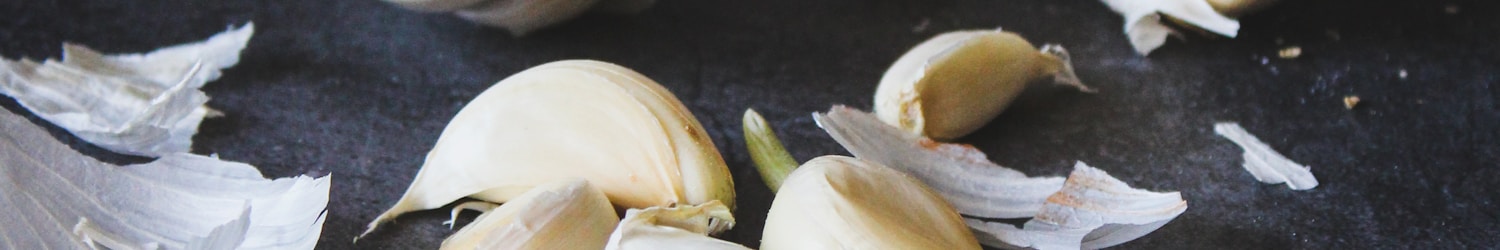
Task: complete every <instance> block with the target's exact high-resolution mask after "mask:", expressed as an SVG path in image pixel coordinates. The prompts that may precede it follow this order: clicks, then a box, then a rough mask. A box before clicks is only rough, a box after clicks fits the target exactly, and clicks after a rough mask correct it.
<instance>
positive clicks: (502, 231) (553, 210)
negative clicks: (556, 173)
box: [442, 179, 620, 249]
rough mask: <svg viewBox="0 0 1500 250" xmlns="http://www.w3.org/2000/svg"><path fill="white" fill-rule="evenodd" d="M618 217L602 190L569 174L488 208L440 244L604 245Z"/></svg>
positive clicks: (460, 246)
mask: <svg viewBox="0 0 1500 250" xmlns="http://www.w3.org/2000/svg"><path fill="white" fill-rule="evenodd" d="M478 202H480V203H484V202H482V201H478ZM460 207H463V206H460ZM456 209H462V208H456ZM455 212H457V211H455ZM455 214H456V213H455ZM619 221H620V218H619V217H618V216H616V215H615V208H614V207H613V206H610V205H609V198H607V197H605V196H604V192H603V191H599V189H598V188H595V187H594V186H592V185H589V182H588V181H585V180H583V179H566V180H561V181H557V182H553V183H548V184H546V185H541V186H537V187H536V188H534V189H532V190H531V191H527V192H526V193H524V194H521V196H517V197H516V198H515V199H512V200H511V201H510V202H506V203H505V204H503V205H500V206H499V207H498V208H494V209H493V210H489V211H485V212H484V214H482V215H480V216H479V218H475V219H474V222H472V223H469V225H468V226H465V227H464V228H463V229H460V230H458V232H457V233H454V234H453V236H449V237H448V239H447V240H443V246H442V249H603V248H604V246H605V243H607V242H608V241H609V235H610V233H611V232H612V231H613V230H614V228H615V226H616V225H617V223H619Z"/></svg>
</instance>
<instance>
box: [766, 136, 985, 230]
mask: <svg viewBox="0 0 1500 250" xmlns="http://www.w3.org/2000/svg"><path fill="white" fill-rule="evenodd" d="M761 248H762V249H771V250H774V249H980V248H979V242H978V241H977V240H976V239H975V238H974V235H973V234H972V233H971V232H970V231H969V228H968V226H966V225H965V224H964V221H963V218H962V217H960V216H959V214H958V212H957V211H955V210H954V209H953V207H952V206H949V205H948V202H947V201H944V200H943V197H942V196H938V194H937V193H934V192H933V191H932V190H929V189H928V188H927V186H925V185H923V184H922V183H921V182H920V181H917V180H916V179H913V178H911V177H908V176H906V175H905V174H902V173H901V172H897V171H895V170H892V169H890V168H887V167H884V166H879V164H878V163H874V162H869V161H864V160H860V159H855V158H851V157H846V156H823V157H818V158H815V159H813V160H811V161H808V162H807V163H805V164H803V165H802V166H801V167H799V168H797V170H796V171H793V172H792V174H791V176H788V177H787V178H786V181H785V182H784V183H783V184H782V186H781V189H780V191H778V192H776V199H775V201H773V202H772V203H771V212H770V214H768V215H766V226H765V231H764V232H763V235H762V238H761Z"/></svg>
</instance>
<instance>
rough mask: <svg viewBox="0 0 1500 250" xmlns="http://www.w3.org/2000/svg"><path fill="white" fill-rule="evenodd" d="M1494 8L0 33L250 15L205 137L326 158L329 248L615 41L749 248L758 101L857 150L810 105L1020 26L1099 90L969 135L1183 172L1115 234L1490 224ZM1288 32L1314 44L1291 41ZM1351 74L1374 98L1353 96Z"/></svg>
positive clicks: (10, 22)
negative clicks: (532, 89)
mask: <svg viewBox="0 0 1500 250" xmlns="http://www.w3.org/2000/svg"><path fill="white" fill-rule="evenodd" d="M1497 11H1500V8H1497V6H1496V4H1495V2H1493V1H1467V2H1466V1H1456V0H1431V1H1428V0H1412V1H1360V0H1346V1H1331V0H1329V1H1322V0H1306V1H1284V3H1282V4H1280V5H1278V6H1275V7H1273V8H1271V9H1268V10H1266V11H1264V12H1261V13H1258V14H1255V15H1251V16H1249V17H1246V18H1244V19H1243V20H1242V24H1243V29H1242V30H1241V31H1240V36H1239V38H1236V39H1207V38H1189V39H1187V41H1186V42H1180V41H1172V42H1169V43H1168V44H1167V45H1166V46H1165V47H1164V48H1162V49H1160V50H1158V51H1157V52H1156V53H1155V54H1152V55H1151V56H1149V57H1145V56H1140V55H1137V54H1135V52H1134V51H1132V50H1131V47H1130V45H1129V44H1127V42H1126V38H1125V36H1124V35H1123V34H1122V33H1121V27H1122V20H1121V18H1120V17H1119V16H1117V15H1116V14H1114V13H1113V12H1111V11H1110V10H1109V9H1108V8H1107V7H1105V6H1104V5H1103V4H1101V3H1099V2H1098V1H1093V0H987V1H676V0H666V1H662V2H660V3H658V5H656V6H655V7H653V8H651V9H649V10H647V11H646V12H644V13H642V14H641V15H639V16H610V15H588V16H585V17H583V18H581V19H578V20H575V21H572V22H568V23H565V24H562V25H560V26H557V27H555V28H553V29H548V30H543V31H540V32H536V33H534V34H532V35H530V36H527V37H523V38H515V37H511V36H510V35H508V34H507V33H506V32H503V31H502V30H498V29H493V28H485V27H480V26H476V25H473V24H470V23H467V22H464V21H462V20H460V19H458V18H455V17H453V16H451V15H445V14H432V13H418V12H412V11H407V10H404V9H400V8H397V7H395V6H393V5H390V4H386V3H383V2H380V1H374V0H329V1H260V0H225V1H175V0H174V1H116V0H44V1H25V0H12V1H4V2H0V55H3V56H4V57H6V58H12V59H14V58H18V57H29V58H35V59H39V58H48V57H58V56H60V52H61V47H60V44H61V43H62V42H65V41H67V42H73V43H79V44H84V45H87V46H90V47H93V48H97V49H100V50H102V51H104V52H108V53H125V52H131V53H134V52H144V51H149V50H152V49H155V48H158V47H162V46H167V45H172V44H179V43H185V42H192V41H197V40H201V39H204V38H207V37H208V36H210V35H212V34H214V33H217V32H221V31H223V30H225V29H226V27H228V26H229V25H238V24H243V23H245V22H249V21H254V22H255V24H256V29H257V30H256V32H255V36H254V38H253V39H252V40H251V41H250V45H249V47H248V48H247V49H246V50H245V51H244V53H243V58H242V60H241V61H240V63H239V64H238V65H237V66H234V67H232V68H230V69H228V70H227V71H225V73H224V77H223V78H222V79H220V80H218V81H215V82H211V83H209V84H208V86H206V87H205V88H204V90H205V91H206V92H208V93H209V95H210V96H212V97H213V100H212V101H210V102H209V105H211V106H212V107H215V108H217V109H220V110H223V111H224V112H225V113H227V114H228V116H227V117H225V118H220V119H210V120H208V121H206V122H205V123H204V124H203V125H202V127H201V131H200V133H199V134H198V135H197V136H196V137H195V138H194V149H193V151H194V152H197V153H203V154H210V153H216V154H218V155H219V156H220V157H222V158H224V159H227V160H233V161H241V162H247V163H250V164H253V165H255V166H258V167H259V168H260V169H261V170H262V171H263V172H264V173H265V175H266V176H268V177H287V176H293V175H298V174H312V175H323V174H332V175H333V178H334V180H333V188H332V190H331V191H330V195H331V196H332V201H331V202H330V204H329V205H328V211H329V212H328V220H327V223H326V224H325V225H324V231H323V239H322V240H321V241H320V244H319V248H322V249H356V248H358V249H431V248H436V247H437V246H438V243H439V242H440V241H441V240H442V239H443V237H445V236H446V235H448V234H449V233H451V232H452V231H450V230H449V229H447V228H446V227H444V226H442V225H440V224H439V222H441V221H443V220H445V219H446V218H445V217H446V214H447V212H446V210H444V211H429V212H421V213H416V214H411V215H407V216H404V217H401V218H400V220H399V223H398V224H391V225H387V226H386V227H384V229H382V230H381V231H378V232H377V233H375V234H373V235H372V236H371V237H369V238H367V239H365V240H362V241H360V242H359V244H358V245H354V244H352V243H351V242H350V239H351V238H353V237H354V235H356V234H357V233H359V232H360V231H362V230H363V229H364V225H365V223H366V222H368V221H369V220H370V219H372V218H374V217H375V215H376V214H378V213H379V212H381V211H383V210H384V209H385V208H387V207H388V206H390V205H392V204H394V202H395V201H396V199H397V198H398V197H399V196H400V195H401V193H402V191H403V190H405V188H406V186H407V184H409V183H410V181H411V178H412V177H413V176H414V175H415V174H416V172H417V169H418V167H419V166H420V165H421V163H422V160H423V156H424V154H425V152H426V151H427V150H428V149H430V148H431V146H432V144H433V142H434V141H436V139H437V137H438V134H439V133H440V132H441V129H442V128H443V126H444V125H445V124H446V123H447V122H448V119H449V118H451V117H452V116H453V114H455V113H456V112H457V111H458V110H459V109H460V108H461V107H463V105H464V104H465V103H466V102H467V101H468V100H470V99H471V98H473V97H474V96H475V95H477V94H478V93H479V92H480V91H482V90H484V89H485V88H486V87H488V86H489V85H491V84H492V83H494V82H496V81H498V80H500V79H501V78H504V77H505V76H508V75H510V74H513V73H515V72H518V71H520V70H523V69H526V68H528V67H531V66H535V65H539V64H542V63H546V62H551V61H556V60H562V59H575V58H590V59H597V60H603V61H609V62H614V63H618V64H621V65H624V66H627V67H630V68H634V69H635V70H637V71H639V72H641V73H643V74H645V75H647V76H650V77H652V78H654V79H655V80H657V81H658V82H661V83H662V84H663V85H665V86H666V87H667V88H668V89H671V90H672V91H674V92H675V93H676V94H677V95H678V97H680V98H681V99H682V100H683V102H685V103H686V104H687V106H688V107H689V108H690V109H691V110H692V111H693V112H694V114H696V115H697V116H698V118H699V120H700V121H702V122H703V123H704V124H703V125H704V126H706V127H707V128H708V131H709V134H710V135H712V137H713V139H714V142H715V143H716V144H717V146H718V147H719V150H720V151H721V152H722V154H723V155H724V157H725V159H726V160H727V161H728V163H729V165H730V168H731V169H732V172H733V174H734V176H735V183H736V184H737V186H736V189H737V190H738V191H739V204H740V205H739V208H738V211H737V212H736V215H737V217H738V219H739V222H740V224H739V225H738V226H737V227H736V228H735V229H734V230H733V231H730V232H728V233H727V234H725V235H723V238H726V239H729V240H732V241H735V242H739V243H742V244H745V245H748V246H752V247H753V246H756V245H758V240H757V239H758V238H759V235H760V231H761V228H762V225H761V224H762V222H763V221H764V219H765V213H766V210H767V209H768V208H769V206H770V200H771V198H772V195H771V193H770V192H768V191H767V190H766V188H765V187H764V185H763V184H762V183H761V181H760V179H759V177H757V175H756V174H755V171H754V170H753V169H752V168H751V167H750V160H749V157H748V156H747V155H746V151H745V149H744V146H743V144H742V143H743V142H742V141H741V134H740V132H739V131H740V128H739V126H740V123H739V118H740V115H741V114H742V112H743V111H744V110H745V108H750V107H754V108H756V109H757V110H759V111H760V112H761V113H762V114H764V115H765V116H766V117H767V119H769V120H771V122H772V125H773V126H774V128H776V129H778V130H779V132H780V133H781V136H782V139H783V140H784V141H785V142H786V143H787V144H788V147H789V148H790V149H791V151H792V153H793V155H794V156H796V157H797V158H798V159H801V160H806V159H810V158H812V157H815V156H819V155H825V154H847V153H846V152H845V151H843V149H841V148H840V147H839V146H838V145H837V144H836V143H834V142H833V140H831V139H830V138H829V137H828V136H827V135H825V134H824V133H823V132H822V131H821V130H819V129H817V128H816V127H815V126H814V125H813V123H812V120H811V118H810V116H809V115H808V114H809V113H811V112H815V111H824V110H827V109H828V107H829V106H830V105H832V104H848V105H852V106H856V107H862V108H865V109H868V107H869V106H870V103H871V98H872V95H873V93H874V90H875V86H876V83H877V81H878V80H879V77H880V75H881V73H882V72H884V71H885V69H886V67H887V66H888V65H889V64H890V63H891V62H893V61H894V60H895V59H896V58H897V57H898V56H899V55H901V53H903V52H905V51H906V50H907V49H908V48H910V47H911V46H914V45H916V44H917V43H918V42H920V41H922V40H924V39H927V38H929V37H931V36H933V35H936V34H938V33H940V32H943V31H950V30H957V29H982V28H993V27H1004V28H1005V29H1006V30H1009V31H1013V32H1018V33H1021V34H1023V35H1024V36H1026V37H1027V38H1029V39H1030V40H1031V41H1033V42H1035V43H1038V44H1040V43H1057V44H1062V45H1064V46H1065V47H1067V48H1069V49H1070V50H1071V51H1072V53H1073V58H1074V62H1075V65H1076V66H1077V70H1078V74H1079V75H1080V76H1081V78H1082V79H1083V80H1084V81H1085V82H1087V83H1089V84H1091V85H1093V86H1094V87H1096V88H1098V89H1099V93H1097V94H1082V93H1074V92H1067V91H1053V92H1045V91H1044V92H1036V93H1029V94H1028V96H1026V97H1024V98H1023V100H1022V101H1021V102H1020V103H1018V104H1017V105H1014V106H1012V107H1011V108H1010V110H1008V111H1007V112H1006V113H1004V114H1003V115H1001V116H1000V117H999V118H998V119H997V120H996V121H995V122H992V123H991V124H990V125H989V126H987V127H985V128H984V129H982V130H980V131H979V132H977V133H976V134H974V135H971V136H969V137H967V138H964V139H962V140H961V142H964V143H971V144H974V145H975V146H976V147H978V148H980V149H982V150H984V151H985V152H986V153H989V156H990V158H991V159H992V160H994V161H996V162H998V163H1000V164H1002V165H1006V166H1010V167H1012V168H1016V169H1019V170H1022V171H1024V172H1027V173H1029V174H1033V175H1063V174H1066V173H1067V172H1068V171H1069V170H1070V168H1071V166H1072V163H1073V162H1074V161H1084V162H1087V163H1089V164H1091V165H1093V166H1095V167H1098V168H1101V169H1104V170H1106V171H1109V172H1110V173H1112V174H1113V175H1114V176H1116V177H1118V178H1120V179H1122V180H1124V181H1126V182H1127V183H1130V184H1131V185H1133V186H1136V187H1141V188H1146V189H1151V190H1163V191H1164V190H1177V191H1181V192H1182V194H1183V197H1185V198H1186V199H1187V200H1188V202H1189V209H1188V210H1187V212H1186V213H1184V214H1183V215H1182V216H1180V217H1178V218H1177V219H1176V220H1175V221H1173V222H1171V223H1170V224H1167V225H1166V226H1165V227H1163V228H1161V230H1159V231H1156V232H1155V233H1153V234H1150V235H1148V236H1146V237H1144V238H1141V239H1139V240H1136V241H1134V242H1130V243H1127V244H1125V245H1122V246H1120V248H1129V249H1135V248H1146V249H1151V248H1184V249H1222V248H1229V249H1239V248H1254V249H1263V248H1303V249H1307V248H1310V249H1326V248H1342V249H1351V248H1352V249H1363V248H1444V249H1446V248H1492V247H1495V246H1496V243H1500V207H1497V206H1496V205H1497V204H1496V197H1497V196H1500V191H1496V189H1497V188H1500V185H1497V184H1496V183H1497V180H1500V166H1497V162H1500V145H1497V144H1500V135H1497V134H1496V130H1497V128H1500V109H1497V107H1496V99H1497V97H1500V84H1497V83H1496V82H1497V81H1500V73H1497V72H1496V70H1497V69H1500V51H1497V49H1496V48H1497V46H1496V45H1497V44H1500V21H1497V20H1496V19H1495V13H1497ZM1286 46H1300V47H1301V48H1302V51H1303V55H1302V56H1301V57H1299V58H1296V59H1281V58H1277V57H1276V52H1277V51H1278V50H1279V49H1281V48H1283V47H1286ZM1402 71H1405V72H1407V76H1406V77H1405V78H1402V77H1400V73H1399V72H1402ZM1349 95H1356V96H1359V98H1360V99H1361V100H1363V102H1361V103H1360V104H1359V106H1358V107H1356V108H1354V109H1352V110H1347V109H1345V108H1344V106H1343V103H1342V99H1343V98H1344V97H1345V96H1349ZM4 106H5V107H6V108H8V109H10V110H12V111H16V112H21V111H22V109H19V108H17V105H15V103H14V101H11V100H9V99H5V101H4ZM22 113H24V112H22ZM1216 121H1237V122H1240V123H1241V124H1242V125H1243V126H1245V128H1246V129H1248V130H1249V131H1250V132H1251V133H1253V134H1255V135H1257V136H1259V137H1260V138H1261V139H1262V140H1264V141H1266V142H1267V143H1269V144H1270V145H1271V146H1272V147H1273V148H1275V149H1276V150H1278V151H1280V152H1282V153H1284V154H1285V155H1287V156H1288V157H1290V158H1291V159H1293V160H1296V161H1298V162H1301V163H1303V164H1307V165H1311V166H1312V172H1313V173H1314V174H1315V175H1317V176H1318V178H1319V180H1320V181H1321V182H1322V185H1321V186H1318V187H1317V188H1316V189H1312V190H1308V191H1292V190H1289V189H1287V188H1286V186H1284V185H1267V184H1261V183H1259V182H1256V181H1255V180H1254V179H1253V178H1252V177H1251V176H1250V175H1249V174H1248V173H1247V172H1245V171H1244V170H1243V169H1242V168H1241V167H1240V163H1241V158H1240V152H1241V151H1240V149H1239V148H1238V147H1237V146H1235V145H1234V144H1232V143H1230V142H1229V141H1228V140H1225V139H1222V138H1220V137H1217V136H1215V135H1214V134H1213V132H1212V124H1213V123H1214V122H1216ZM53 131H59V130H57V129H56V128H53ZM54 134H55V135H58V136H60V137H63V138H64V139H68V138H67V137H70V135H67V134H65V133H60V132H58V133H54ZM72 141H73V142H74V143H73V144H74V146H75V147H76V148H79V149H80V150H83V151H85V152H89V153H91V154H93V155H96V156H97V157H100V158H104V159H109V160H111V161H116V162H122V161H123V162H130V161H136V162H139V161H141V160H142V159H133V158H128V157H119V156H113V155H110V154H107V153H103V152H101V151H100V150H98V149H96V148H92V147H90V146H88V145H86V144H83V143H77V141H76V140H72ZM470 217H472V215H471V216H470Z"/></svg>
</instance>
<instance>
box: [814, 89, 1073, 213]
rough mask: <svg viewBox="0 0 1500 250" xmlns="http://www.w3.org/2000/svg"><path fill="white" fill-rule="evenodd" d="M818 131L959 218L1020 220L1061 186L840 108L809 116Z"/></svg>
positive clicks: (1060, 181) (962, 148)
mask: <svg viewBox="0 0 1500 250" xmlns="http://www.w3.org/2000/svg"><path fill="white" fill-rule="evenodd" d="M813 119H814V120H816V121H817V122H818V126H821V127H823V130H825V131H828V135H829V136H832V137H833V139H834V140H837V141H838V142H839V144H840V145H843V146H844V148H845V149H847V150H849V152H850V153H852V154H854V156H855V157H858V158H860V159H863V160H868V161H872V162H876V163H880V164H881V165H884V166H887V167H890V168H893V169H896V170H898V171H901V172H902V173H906V174H908V175H911V176H912V177H915V178H917V179H918V180H922V182H923V183H926V184H927V185H928V186H929V187H931V188H932V189H933V190H936V191H937V192H938V194H941V195H943V197H945V198H948V202H949V203H951V204H953V206H954V207H955V208H957V209H958V211H959V212H960V213H963V214H965V215H970V216H977V217H981V218H1026V217H1031V216H1032V215H1035V214H1036V211H1037V210H1038V209H1041V207H1042V203H1043V202H1044V201H1046V199H1047V196H1050V195H1052V193H1053V192H1056V191H1057V190H1058V189H1061V188H1062V186H1063V178H1059V177H1027V176H1026V174H1025V173H1021V171H1016V170H1013V169H1010V168H1006V167H1002V166H1000V165H995V163H992V162H990V161H989V159H988V158H986V157H985V156H984V153H983V152H979V150H976V149H974V148H972V147H968V146H967V145H958V144H946V143H939V142H935V141H932V140H930V139H927V138H923V137H921V136H917V135H913V134H911V133H906V132H903V131H901V130H900V129H897V128H895V127H892V126H890V125H887V124H884V123H881V122H880V120H878V119H876V118H875V116H874V115H871V114H869V113H865V112H861V111H858V110H854V109H851V108H848V107H844V106H834V107H833V109H830V110H829V111H828V113H826V114H814V115H813Z"/></svg>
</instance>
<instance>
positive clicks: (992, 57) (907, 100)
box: [874, 30, 1092, 140]
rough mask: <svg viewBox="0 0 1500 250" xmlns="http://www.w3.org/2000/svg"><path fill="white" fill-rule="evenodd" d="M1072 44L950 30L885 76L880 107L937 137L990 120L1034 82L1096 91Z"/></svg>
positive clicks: (896, 120) (885, 115) (898, 122)
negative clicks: (1077, 69)
mask: <svg viewBox="0 0 1500 250" xmlns="http://www.w3.org/2000/svg"><path fill="white" fill-rule="evenodd" d="M1068 60H1069V59H1068V54H1067V51H1065V50H1063V49H1062V47H1059V46H1053V45H1048V46H1043V48H1042V50H1041V51H1038V50H1037V49H1036V48H1035V47H1032V45H1031V43H1030V42H1027V41H1026V39H1024V38H1021V36H1019V35H1016V34H1014V33H1009V32H1003V31H999V30H966V31H955V32H948V33H944V34H941V35H938V36H937V37H933V38H932V39H929V40H927V41H926V42H922V44H919V45H917V47H915V48H912V49H911V51H907V52H906V54H904V55H902V56H901V58H900V59H897V60H896V63H895V64H893V65H891V68H890V69H888V70H886V72H885V75H884V76H883V77H881V78H880V86H879V87H878V88H877V89H876V90H875V108H874V109H875V113H876V114H877V115H879V117H880V119H881V120H882V121H885V122H886V123H889V124H891V125H895V126H896V127H899V128H901V129H903V130H906V131H908V132H912V133H914V134H918V135H924V136H927V137H930V138H933V139H937V140H952V139H956V138H958V137H962V136H964V135H968V134H969V133H971V132H974V130H978V129H979V128H980V127H983V126H984V124H985V123H989V121H990V120H991V119H994V118H995V116H997V115H999V114H1000V111H1002V110H1004V109H1005V107H1006V106H1007V105H1009V104H1010V102H1011V101H1012V100H1013V99H1015V97H1016V96H1017V95H1019V94H1020V93H1021V90H1023V89H1025V88H1026V85H1027V84H1028V83H1031V82H1034V81H1037V80H1043V79H1048V78H1051V79H1053V80H1054V81H1055V82H1057V83H1059V84H1066V85H1072V86H1075V87H1077V88H1079V89H1080V90H1083V91H1086V92H1092V90H1091V89H1089V88H1088V87H1087V86H1084V85H1083V84H1082V83H1080V82H1079V81H1078V78H1077V77H1076V76H1074V75H1073V66H1071V65H1070V64H1069V62H1068Z"/></svg>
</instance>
